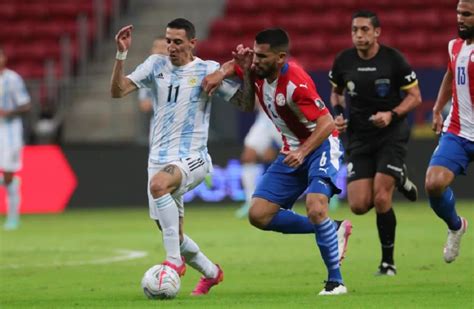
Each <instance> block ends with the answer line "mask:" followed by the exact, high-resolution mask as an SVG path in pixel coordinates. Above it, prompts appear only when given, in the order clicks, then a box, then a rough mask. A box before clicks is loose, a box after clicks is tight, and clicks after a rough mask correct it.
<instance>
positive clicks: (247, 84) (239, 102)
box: [230, 72, 255, 112]
mask: <svg viewBox="0 0 474 309" xmlns="http://www.w3.org/2000/svg"><path fill="white" fill-rule="evenodd" d="M230 103H232V104H234V105H235V106H237V108H239V109H240V110H243V111H245V112H251V111H253V110H254V108H255V84H254V81H253V79H252V78H251V76H250V72H245V73H244V81H243V85H242V87H241V89H239V90H238V91H237V93H236V94H235V95H234V96H233V97H232V98H231V99H230Z"/></svg>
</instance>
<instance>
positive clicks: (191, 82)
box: [188, 76, 197, 87]
mask: <svg viewBox="0 0 474 309" xmlns="http://www.w3.org/2000/svg"><path fill="white" fill-rule="evenodd" d="M188 85H189V86H191V87H194V86H196V85H197V77H195V76H191V77H190V78H189V79H188Z"/></svg>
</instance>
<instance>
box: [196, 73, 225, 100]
mask: <svg viewBox="0 0 474 309" xmlns="http://www.w3.org/2000/svg"><path fill="white" fill-rule="evenodd" d="M222 80H224V73H223V72H222V71H220V70H217V71H215V72H213V73H211V74H209V75H207V76H206V77H204V78H203V80H202V82H201V87H202V89H203V90H204V91H205V92H206V93H207V95H208V96H212V95H213V94H214V91H216V90H217V88H219V86H220V85H221V83H222Z"/></svg>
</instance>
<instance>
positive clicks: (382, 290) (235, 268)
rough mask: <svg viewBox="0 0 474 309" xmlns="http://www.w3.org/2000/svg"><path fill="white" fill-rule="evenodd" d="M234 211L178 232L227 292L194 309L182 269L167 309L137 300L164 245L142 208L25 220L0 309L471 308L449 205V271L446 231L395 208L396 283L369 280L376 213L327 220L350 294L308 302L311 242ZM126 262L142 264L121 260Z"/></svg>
mask: <svg viewBox="0 0 474 309" xmlns="http://www.w3.org/2000/svg"><path fill="white" fill-rule="evenodd" d="M236 206H237V205H232V206H229V205H227V206H225V205H220V206H213V207H208V206H205V205H197V206H193V207H189V208H188V209H187V210H186V217H185V218H186V219H185V231H186V232H187V233H188V234H189V235H190V236H191V237H192V238H193V239H194V240H195V241H196V242H197V243H198V244H199V245H200V247H201V249H203V251H204V252H205V254H207V255H208V256H209V257H210V258H211V259H212V260H214V261H216V262H218V263H220V264H221V266H222V268H223V269H224V273H225V280H224V282H223V283H221V284H220V285H218V286H217V287H215V288H214V289H213V290H212V291H211V293H210V294H209V295H207V296H205V297H198V298H196V297H191V296H189V294H190V292H191V290H192V289H193V287H194V285H195V284H196V282H197V281H198V278H199V275H198V273H197V272H196V271H194V270H193V269H191V268H188V272H187V274H186V276H185V277H184V278H182V288H181V291H180V293H179V295H178V297H177V298H176V299H174V300H171V301H155V300H148V299H146V298H145V296H144V295H143V293H142V291H141V289H140V279H141V277H142V275H143V273H144V272H145V270H147V269H148V268H149V267H150V266H152V265H153V264H158V263H159V262H161V261H162V260H163V258H164V251H163V248H162V245H161V235H160V233H159V231H158V229H157V228H156V227H155V225H154V223H153V222H152V221H151V220H150V219H149V218H148V211H147V209H146V208H145V207H143V206H137V207H133V208H132V207H130V208H119V209H112V208H108V209H105V210H104V209H101V210H95V209H94V210H70V211H66V212H65V213H64V214H60V215H37V216H25V217H23V218H22V226H21V228H20V229H19V230H17V231H12V232H4V231H1V232H0V250H1V251H0V307H1V308H156V307H158V306H159V307H160V308H226V309H227V308H310V307H311V308H315V307H320V308H324V307H331V308H332V307H334V308H336V307H337V308H414V307H416V308H420V307H424V308H440V307H441V308H443V307H444V308H473V307H474V262H473V261H474V241H473V240H474V229H473V227H474V225H473V224H474V201H467V202H459V203H458V205H457V209H458V212H459V213H460V214H461V215H463V216H465V217H466V218H467V219H468V220H469V221H470V222H471V224H472V225H473V227H471V230H468V232H467V234H466V235H465V236H464V238H463V242H462V248H461V254H460V256H459V257H458V259H457V260H456V261H455V262H454V263H452V264H445V263H444V261H443V258H442V248H443V245H444V242H445V240H446V228H445V225H444V223H443V222H442V221H441V220H439V219H438V218H437V217H435V215H434V213H433V212H432V211H431V209H429V206H428V205H427V204H426V203H418V204H403V203H396V206H395V210H396V214H397V221H398V223H397V228H398V229H397V236H396V240H397V241H396V242H397V247H396V251H395V262H396V265H397V268H398V272H399V274H398V275H397V276H396V277H375V276H374V272H375V271H376V268H377V265H378V263H379V259H380V247H379V242H378V236H377V232H376V226H375V215H374V213H373V212H371V213H369V214H367V215H365V216H355V215H353V214H351V213H350V211H349V210H348V208H347V205H342V206H341V207H339V209H337V210H336V211H333V212H332V213H331V217H332V218H349V219H351V220H352V222H353V225H354V230H353V235H352V237H351V239H350V242H349V246H348V252H347V258H346V260H345V261H344V264H343V266H342V272H343V276H344V279H345V283H346V285H347V287H348V289H349V293H348V294H347V295H342V296H337V297H329V296H328V297H321V296H317V293H318V292H319V291H320V290H321V289H322V287H323V280H324V279H325V278H326V271H325V268H324V265H323V262H322V260H321V257H320V254H319V250H318V248H317V246H316V244H315V241H314V236H313V235H282V234H278V233H273V232H263V231H260V230H257V229H255V228H253V227H251V226H250V225H249V224H248V222H247V221H246V220H238V219H236V218H234V210H235V209H236ZM297 211H298V212H301V211H303V207H301V206H299V207H298V208H297ZM120 250H129V251H120ZM130 251H133V252H135V253H137V252H142V253H143V252H145V253H147V255H146V256H144V257H139V255H138V256H137V258H135V259H129V260H127V259H125V260H120V259H121V258H122V257H124V256H125V255H127V252H128V253H130Z"/></svg>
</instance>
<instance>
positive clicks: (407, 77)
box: [404, 71, 416, 83]
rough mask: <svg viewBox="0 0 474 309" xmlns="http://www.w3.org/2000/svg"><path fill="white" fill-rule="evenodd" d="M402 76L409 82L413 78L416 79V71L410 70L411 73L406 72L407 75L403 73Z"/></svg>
mask: <svg viewBox="0 0 474 309" xmlns="http://www.w3.org/2000/svg"><path fill="white" fill-rule="evenodd" d="M404 78H405V79H406V80H407V82H409V83H411V82H413V81H415V79H416V73H415V71H411V73H410V74H408V75H405V76H404Z"/></svg>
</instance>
